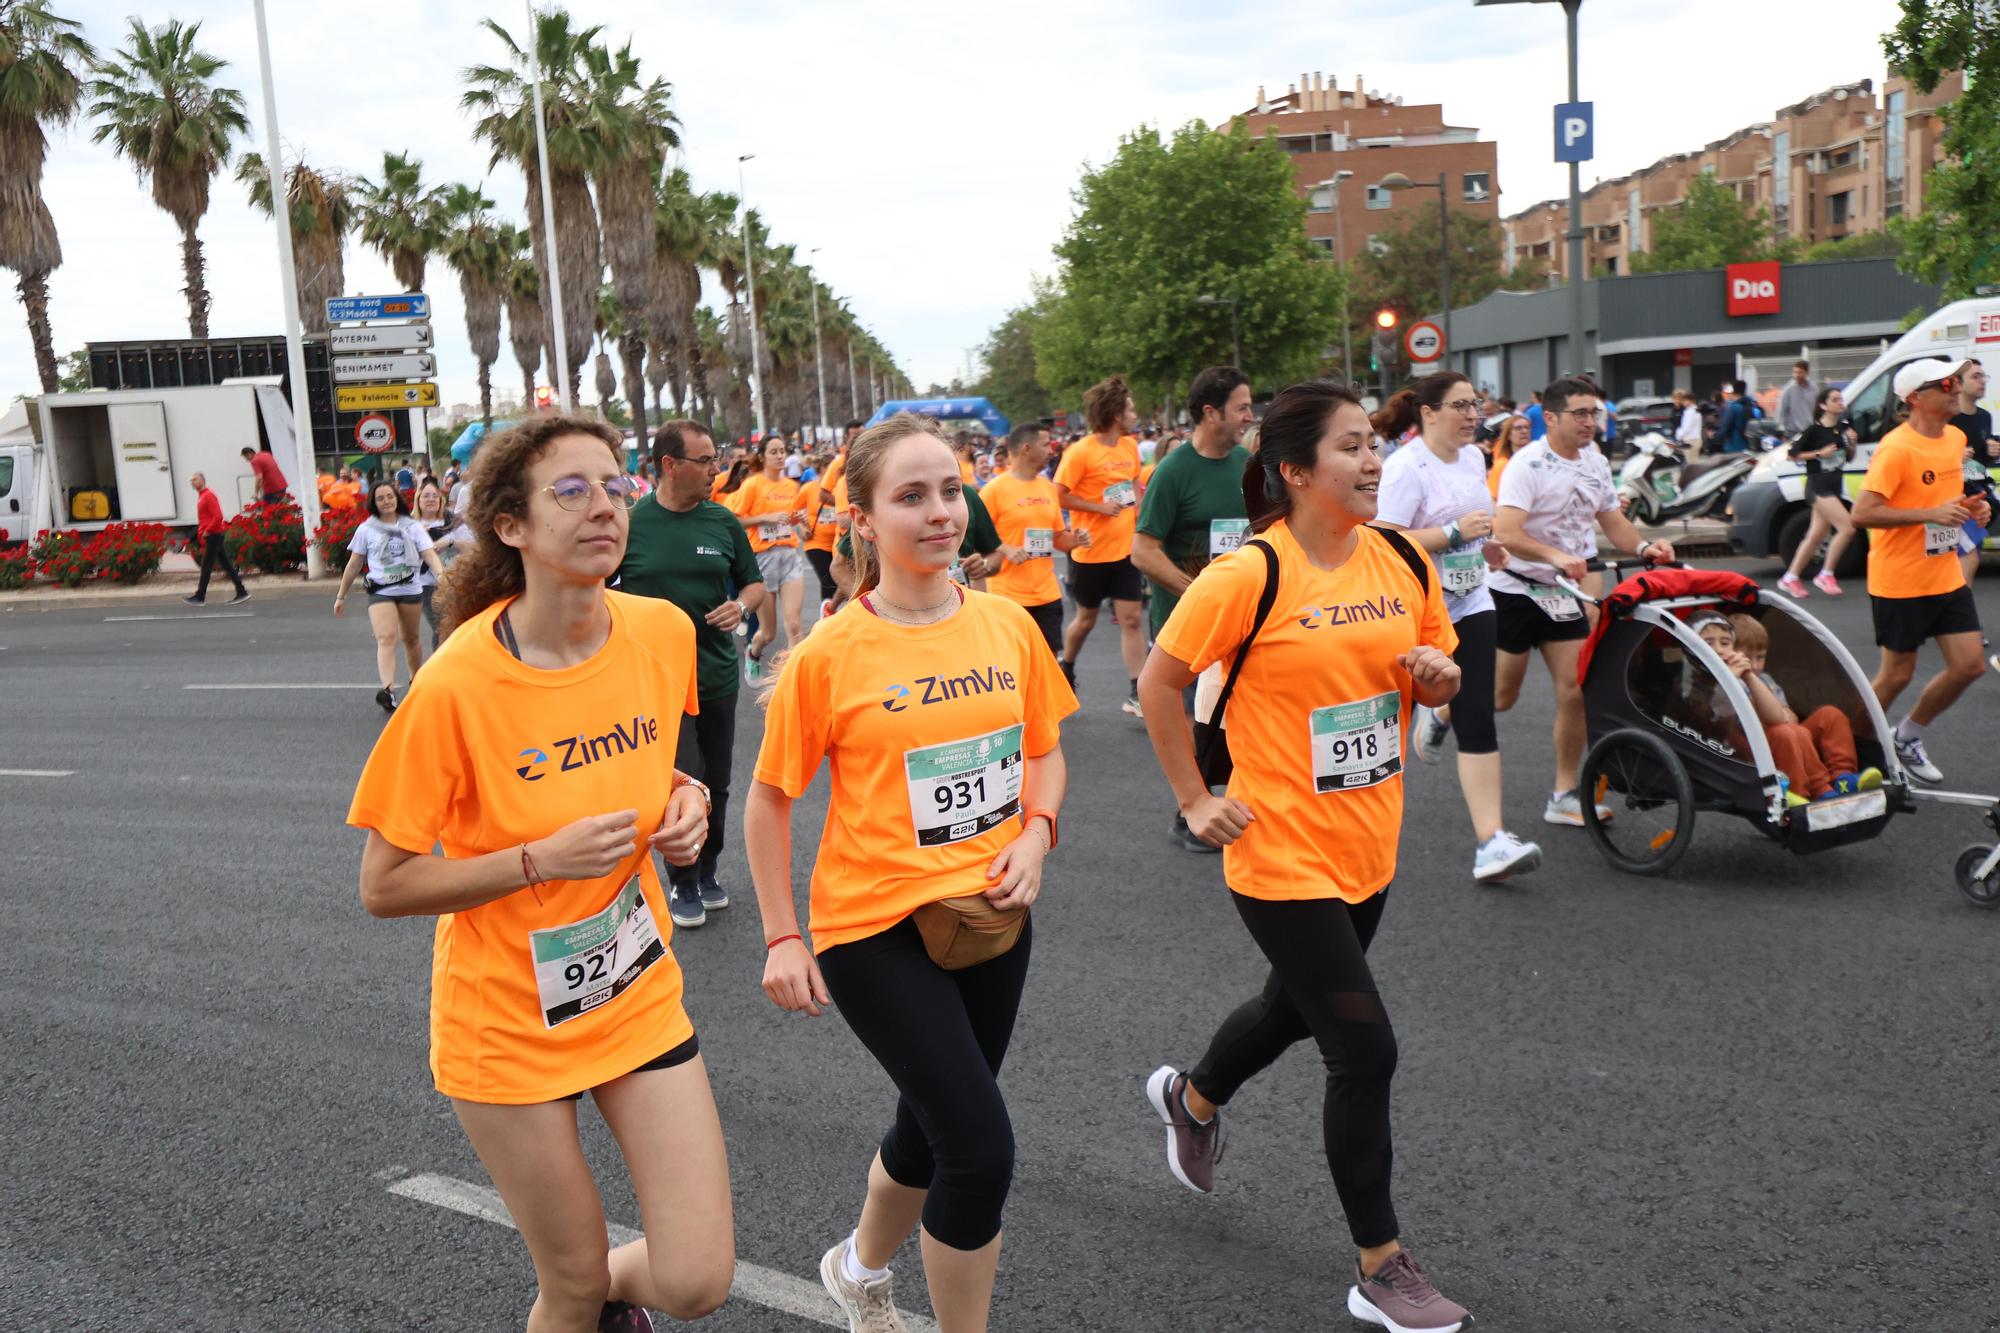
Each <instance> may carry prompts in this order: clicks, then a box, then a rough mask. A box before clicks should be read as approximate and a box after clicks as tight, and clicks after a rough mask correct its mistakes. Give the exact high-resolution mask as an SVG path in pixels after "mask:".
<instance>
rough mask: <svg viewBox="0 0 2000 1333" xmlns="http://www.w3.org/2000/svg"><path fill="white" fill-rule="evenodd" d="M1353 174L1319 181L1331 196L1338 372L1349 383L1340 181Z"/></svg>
mask: <svg viewBox="0 0 2000 1333" xmlns="http://www.w3.org/2000/svg"><path fill="white" fill-rule="evenodd" d="M1353 174H1354V173H1353V172H1351V171H1336V172H1334V173H1333V175H1331V176H1329V177H1327V178H1326V179H1325V180H1323V181H1321V182H1320V185H1321V186H1322V187H1324V188H1325V189H1326V190H1328V191H1329V192H1331V194H1332V197H1333V198H1332V202H1333V253H1334V257H1335V258H1336V259H1338V260H1339V261H1340V373H1341V375H1342V376H1343V377H1345V379H1346V380H1347V382H1348V383H1349V384H1352V383H1354V339H1353V337H1352V334H1353V330H1352V329H1350V328H1349V327H1348V324H1347V319H1348V316H1347V289H1348V287H1349V285H1350V284H1349V282H1348V278H1349V275H1350V272H1351V270H1349V268H1348V267H1347V231H1346V228H1345V227H1343V226H1342V225H1341V216H1340V183H1341V182H1342V181H1344V180H1346V179H1347V178H1348V177H1349V176H1352V175H1353Z"/></svg>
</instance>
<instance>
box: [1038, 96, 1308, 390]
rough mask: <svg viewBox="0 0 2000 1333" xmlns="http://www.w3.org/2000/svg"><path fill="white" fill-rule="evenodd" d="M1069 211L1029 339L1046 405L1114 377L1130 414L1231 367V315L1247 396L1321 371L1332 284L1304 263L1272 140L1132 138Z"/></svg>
mask: <svg viewBox="0 0 2000 1333" xmlns="http://www.w3.org/2000/svg"><path fill="white" fill-rule="evenodd" d="M1075 199H1076V204H1077V212H1076V217H1075V218H1074V219H1073V220H1072V221H1071V223H1070V225H1069V229H1068V231H1067V232H1066V233H1065V234H1064V236H1063V238H1062V240H1061V242H1060V243H1059V244H1058V245H1057V246H1056V257H1057V260H1058V262H1059V269H1058V273H1057V277H1056V284H1055V285H1056V290H1055V291H1054V292H1053V293H1052V294H1051V297H1050V300H1049V301H1048V306H1047V314H1046V316H1045V317H1044V318H1043V319H1041V320H1040V321H1038V322H1037V326H1036V328H1035V331H1034V334H1033V339H1032V341H1033V345H1034V351H1035V359H1036V376H1037V378H1038V379H1039V380H1040V382H1041V384H1042V386H1043V387H1044V388H1046V389H1048V390H1049V391H1050V392H1051V393H1053V394H1054V395H1056V396H1057V397H1058V398H1059V399H1066V400H1072V401H1073V400H1074V399H1076V398H1077V397H1078V396H1080V395H1081V393H1082V391H1083V389H1084V388H1085V387H1086V386H1088V385H1090V384H1091V383H1093V382H1095V381H1097V380H1100V379H1102V378H1104V377H1105V376H1106V375H1110V374H1113V373H1121V372H1122V373H1123V374H1124V375H1125V376H1126V378H1127V380H1128V381H1129V382H1130V383H1131V384H1132V386H1133V389H1134V391H1135V393H1136V394H1137V395H1138V396H1139V398H1140V399H1141V400H1142V401H1146V402H1150V403H1158V402H1161V401H1164V400H1169V399H1171V398H1172V397H1174V396H1175V395H1176V393H1177V391H1178V389H1179V388H1180V387H1181V386H1183V385H1185V384H1186V383H1187V382H1188V381H1189V380H1190V379H1192V378H1193V377H1194V375H1195V374H1196V373H1198V372H1199V371H1200V370H1201V368H1202V367H1203V366H1207V365H1214V364H1216V363H1218V362H1224V361H1228V360H1229V359H1230V357H1231V354H1232V353H1231V317H1232V311H1233V313H1234V316H1235V323H1236V327H1237V334H1238V339H1237V340H1238V341H1240V343H1241V346H1242V361H1243V369H1244V371H1245V372H1246V373H1248V374H1249V375H1251V376H1252V377H1253V378H1254V379H1255V380H1256V381H1257V382H1258V383H1260V384H1276V383H1281V382H1284V381H1287V380H1292V379H1297V378H1301V377H1303V376H1307V375H1311V374H1313V373H1315V372H1316V371H1318V370H1320V369H1321V368H1323V367H1324V366H1325V365H1326V363H1327V353H1328V349H1329V348H1330V347H1331V346H1333V344H1335V343H1336V342H1337V341H1338V338H1339V332H1340V291H1341V281H1342V278H1341V273H1340V270H1339V268H1337V267H1336V266H1335V265H1332V264H1328V263H1322V262H1320V261H1319V260H1318V259H1316V258H1315V257H1314V256H1315V252H1314V250H1313V248H1312V245H1311V243H1310V242H1309V241H1308V240H1307V239H1306V229H1305V216H1306V204H1305V200H1303V199H1301V198H1300V197H1299V194H1298V190H1297V186H1296V184H1295V182H1294V177H1293V173H1292V163H1291V159H1290V158H1289V157H1287V156H1286V155H1285V153H1284V152H1282V151H1281V150H1280V149H1279V148H1278V146H1277V145H1276V143H1275V142H1272V141H1269V140H1252V139H1251V138H1250V136H1249V133H1248V131H1247V130H1246V129H1245V127H1244V126H1243V125H1241V124H1240V123H1239V124H1238V125H1236V126H1235V127H1234V128H1232V129H1231V130H1230V131H1229V132H1228V133H1221V134H1218V133H1216V132H1215V131H1213V130H1211V129H1210V128H1209V127H1208V126H1207V125H1204V124H1203V123H1201V122H1200V121H1193V122H1191V123H1189V124H1187V125H1185V126H1183V127H1181V128H1180V129H1178V130H1176V131H1174V133H1173V134H1172V136H1171V137H1163V136H1162V135H1161V133H1160V132H1159V130H1157V129H1155V128H1153V127H1151V126H1146V127H1143V128H1140V129H1137V130H1134V131H1133V132H1132V133H1130V134H1128V135H1126V136H1125V137H1124V138H1123V139H1122V140H1120V142H1119V145H1118V151H1117V153H1116V154H1115V155H1113V157H1112V159H1111V160H1110V161H1109V162H1108V163H1106V164H1105V165H1103V166H1102V167H1098V168H1094V169H1090V170H1087V171H1086V172H1085V173H1084V176H1083V179H1082V182H1081V183H1080V184H1079V185H1078V187H1077V189H1076V192H1075ZM1203 296H1212V297H1215V298H1218V299H1217V300H1216V301H1214V302H1213V303H1211V304H1206V305H1204V304H1200V303H1199V298H1201V297H1203ZM1232 298H1233V300H1234V306H1233V308H1232V303H1231V302H1232Z"/></svg>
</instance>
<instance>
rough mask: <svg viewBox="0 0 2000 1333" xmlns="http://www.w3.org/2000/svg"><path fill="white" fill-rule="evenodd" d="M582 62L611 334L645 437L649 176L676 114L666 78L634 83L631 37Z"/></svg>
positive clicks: (655, 174)
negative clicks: (618, 320) (616, 319)
mask: <svg viewBox="0 0 2000 1333" xmlns="http://www.w3.org/2000/svg"><path fill="white" fill-rule="evenodd" d="M584 66H585V69H586V71H587V73H588V76H589V84H588V100H587V101H586V102H585V104H584V106H585V111H586V114H587V122H586V123H587V124H588V125H589V126H590V128H591V130H592V131H593V133H594V134H595V136H596V138H597V140H598V145H599V150H600V151H599V152H597V153H596V154H595V155H594V161H593V162H592V166H591V177H592V179H593V180H594V181H595V182H596V184H597V213H598V223H599V225H600V226H601V227H602V228H603V230H604V250H605V258H606V259H608V260H609V261H610V264H611V281H612V286H613V290H614V291H615V292H616V293H617V297H618V303H619V305H620V307H621V308H622V309H623V310H624V311H625V312H627V318H626V319H625V321H624V329H623V332H622V334H621V335H620V336H619V338H618V351H619V357H620V359H621V360H622V361H623V363H624V369H625V397H626V401H627V403H628V404H629V405H630V407H631V411H632V424H633V426H634V427H635V428H636V429H637V431H638V436H637V438H639V439H641V440H644V439H645V438H646V387H645V360H646V320H645V314H646V310H647V307H648V306H649V305H650V304H651V301H652V295H653V249H654V247H653V183H654V182H655V181H657V180H658V179H659V178H660V173H661V167H662V165H663V164H664V159H665V156H666V153H667V150H668V149H671V148H678V147H679V146H680V134H679V132H678V127H679V125H680V121H679V119H678V118H677V117H676V116H675V115H674V113H673V109H672V107H671V105H670V103H671V101H672V96H673V94H672V87H671V85H669V84H668V83H667V81H666V80H665V79H657V78H656V79H653V80H651V81H650V82H647V83H643V84H642V83H641V82H640V75H639V59H638V57H637V56H635V55H633V54H632V46H631V43H629V42H628V43H626V45H625V46H623V47H622V48H620V49H619V50H618V51H616V52H613V51H610V50H608V49H606V48H604V47H601V46H595V45H593V46H592V47H591V48H590V49H589V50H588V51H587V52H586V53H585V59H584Z"/></svg>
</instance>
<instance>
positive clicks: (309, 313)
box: [236, 153, 354, 333]
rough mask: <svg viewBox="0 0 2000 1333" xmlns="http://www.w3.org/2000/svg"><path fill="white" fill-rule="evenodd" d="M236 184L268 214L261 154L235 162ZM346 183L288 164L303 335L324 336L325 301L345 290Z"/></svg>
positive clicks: (349, 206) (350, 212)
mask: <svg viewBox="0 0 2000 1333" xmlns="http://www.w3.org/2000/svg"><path fill="white" fill-rule="evenodd" d="M236 179H237V180H239V181H241V182H242V183H243V185H244V187H245V188H246V189H247V190H248V191H249V194H250V202H251V204H252V205H253V206H254V207H256V208H259V209H261V210H263V212H264V214H265V216H267V217H268V216H270V214H271V173H270V171H269V169H267V168H266V167H265V165H264V156H263V154H261V153H245V154H244V155H243V156H242V157H240V158H238V159H237V160H236ZM351 189H352V185H351V183H350V182H349V181H348V180H347V179H346V178H345V177H343V176H339V175H329V174H327V173H325V172H321V171H317V170H315V169H314V168H312V167H310V166H307V165H306V164H305V163H304V162H303V161H301V162H296V163H294V164H293V165H292V169H291V172H290V174H289V175H288V176H287V177H286V178H285V212H286V217H287V218H288V219H289V221H290V223H291V228H292V261H293V264H294V266H295V267H296V268H297V269H298V279H299V322H300V323H302V324H303V325H304V326H305V328H306V331H307V332H309V333H324V332H326V302H327V298H328V297H332V296H339V295H341V294H342V291H341V289H342V288H343V287H345V286H346V285H347V278H346V258H347V230H348V228H349V227H351V226H353V225H354V202H353V200H352V198H351V197H350V195H349V191H350V190H351Z"/></svg>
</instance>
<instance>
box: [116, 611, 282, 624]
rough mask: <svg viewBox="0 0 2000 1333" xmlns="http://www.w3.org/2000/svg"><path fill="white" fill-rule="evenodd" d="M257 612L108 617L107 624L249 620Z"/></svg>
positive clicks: (205, 612) (198, 612)
mask: <svg viewBox="0 0 2000 1333" xmlns="http://www.w3.org/2000/svg"><path fill="white" fill-rule="evenodd" d="M256 614H257V613H256V612H255V611H183V612H181V613H180V614H179V615H173V616H106V617H104V623H105V624H107V625H108V624H111V623H112V622H113V621H125V620H247V619H249V618H250V617H251V616H254V615H256Z"/></svg>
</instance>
